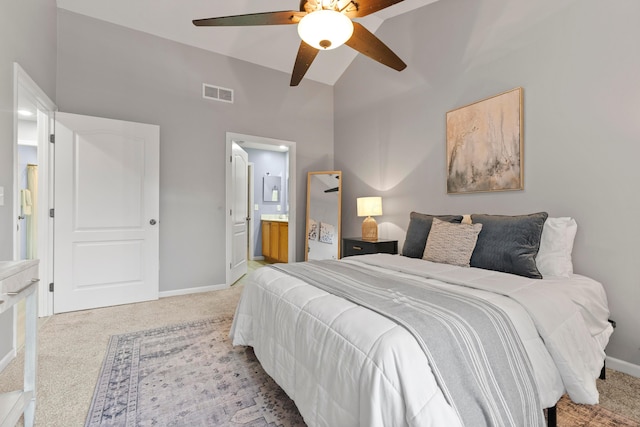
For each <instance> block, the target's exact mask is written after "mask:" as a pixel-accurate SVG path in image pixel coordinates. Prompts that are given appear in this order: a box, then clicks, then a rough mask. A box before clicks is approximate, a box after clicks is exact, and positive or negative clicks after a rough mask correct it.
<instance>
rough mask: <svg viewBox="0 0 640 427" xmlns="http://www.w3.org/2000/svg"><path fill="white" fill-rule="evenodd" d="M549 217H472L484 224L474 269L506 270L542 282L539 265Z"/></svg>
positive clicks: (476, 215)
mask: <svg viewBox="0 0 640 427" xmlns="http://www.w3.org/2000/svg"><path fill="white" fill-rule="evenodd" d="M548 216H549V215H548V214H547V213H546V212H538V213H534V214H530V215H515V216H508V215H478V214H473V215H471V220H472V221H473V223H474V224H478V223H479V224H482V233H480V235H478V242H477V243H476V248H475V249H474V251H473V254H472V255H471V263H470V264H471V267H478V268H484V269H486V270H494V271H502V272H505V273H512V274H517V275H519V276H524V277H530V278H533V279H542V274H540V271H539V270H538V268H537V266H536V255H537V254H538V250H539V249H540V238H541V236H542V228H543V226H544V222H545V220H546V219H547V217H548Z"/></svg>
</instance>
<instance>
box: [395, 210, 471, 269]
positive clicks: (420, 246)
mask: <svg viewBox="0 0 640 427" xmlns="http://www.w3.org/2000/svg"><path fill="white" fill-rule="evenodd" d="M433 218H438V219H440V220H442V221H446V222H457V223H459V222H460V221H462V215H428V214H422V213H418V212H411V214H410V215H409V228H407V235H406V237H405V239H404V246H403V247H402V255H404V256H407V257H410V258H422V255H423V254H424V247H425V245H426V244H427V237H428V236H429V231H430V230H431V222H432V221H433Z"/></svg>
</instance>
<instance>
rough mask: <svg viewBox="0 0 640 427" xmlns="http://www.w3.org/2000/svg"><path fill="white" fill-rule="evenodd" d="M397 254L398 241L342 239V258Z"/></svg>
mask: <svg viewBox="0 0 640 427" xmlns="http://www.w3.org/2000/svg"><path fill="white" fill-rule="evenodd" d="M379 253H385V254H394V255H395V254H397V253H398V241H397V240H383V239H378V240H376V241H368V240H362V239H360V238H349V237H345V238H343V239H342V256H343V257H348V256H353V255H367V254H379Z"/></svg>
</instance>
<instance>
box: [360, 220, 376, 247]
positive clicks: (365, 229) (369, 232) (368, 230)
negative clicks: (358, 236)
mask: <svg viewBox="0 0 640 427" xmlns="http://www.w3.org/2000/svg"><path fill="white" fill-rule="evenodd" d="M362 240H369V241H376V240H378V223H377V222H376V220H375V219H373V218H371V217H370V216H368V217H366V218H365V219H364V221H362Z"/></svg>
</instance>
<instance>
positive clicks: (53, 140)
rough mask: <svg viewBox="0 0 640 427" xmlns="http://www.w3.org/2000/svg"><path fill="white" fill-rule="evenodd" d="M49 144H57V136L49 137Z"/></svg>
mask: <svg viewBox="0 0 640 427" xmlns="http://www.w3.org/2000/svg"><path fill="white" fill-rule="evenodd" d="M49 142H50V143H52V144H55V143H56V135H55V134H53V133H52V134H51V135H49Z"/></svg>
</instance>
